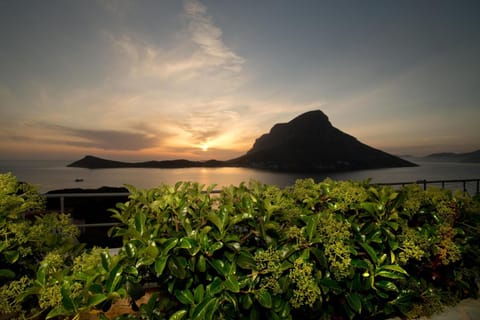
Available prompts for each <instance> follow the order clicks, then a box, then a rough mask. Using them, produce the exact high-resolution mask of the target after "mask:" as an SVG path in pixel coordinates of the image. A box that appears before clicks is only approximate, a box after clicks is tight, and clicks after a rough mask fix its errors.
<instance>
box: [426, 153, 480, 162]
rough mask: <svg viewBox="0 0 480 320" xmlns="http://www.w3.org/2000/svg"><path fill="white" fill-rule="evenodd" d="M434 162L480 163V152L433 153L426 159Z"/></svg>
mask: <svg viewBox="0 0 480 320" xmlns="http://www.w3.org/2000/svg"><path fill="white" fill-rule="evenodd" d="M425 159H428V160H432V161H448V162H465V163H480V150H476V151H473V152H466V153H454V152H443V153H433V154H431V155H428V156H426V157H425Z"/></svg>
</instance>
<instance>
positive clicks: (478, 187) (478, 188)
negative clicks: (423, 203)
mask: <svg viewBox="0 0 480 320" xmlns="http://www.w3.org/2000/svg"><path fill="white" fill-rule="evenodd" d="M469 183H470V184H472V183H473V184H475V195H478V196H480V179H457V180H417V181H407V182H382V183H372V184H375V185H388V186H405V185H411V184H418V185H422V186H423V189H424V190H425V189H427V186H428V185H440V187H441V188H442V189H445V188H447V186H448V185H452V184H460V185H461V186H462V190H463V192H468V189H469V188H468V184H469ZM219 192H220V190H214V191H213V192H212V193H219ZM129 195H130V193H129V192H112V193H48V194H44V196H45V197H46V198H59V199H60V212H62V213H64V212H65V198H87V197H88V198H91V197H128V196H129ZM117 224H118V223H116V222H104V223H88V224H86V223H79V224H76V225H77V226H78V227H79V228H89V227H110V226H115V225H117Z"/></svg>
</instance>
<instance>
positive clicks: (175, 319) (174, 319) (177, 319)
mask: <svg viewBox="0 0 480 320" xmlns="http://www.w3.org/2000/svg"><path fill="white" fill-rule="evenodd" d="M186 314H187V310H185V309H182V310H178V311H177V312H175V313H174V314H172V315H171V316H170V318H168V320H182V319H183V317H185V315H186Z"/></svg>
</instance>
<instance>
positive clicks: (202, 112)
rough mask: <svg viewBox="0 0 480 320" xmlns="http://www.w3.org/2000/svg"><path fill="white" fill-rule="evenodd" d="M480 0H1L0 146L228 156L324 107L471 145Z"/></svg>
mask: <svg viewBox="0 0 480 320" xmlns="http://www.w3.org/2000/svg"><path fill="white" fill-rule="evenodd" d="M479 12H480V1H476V0H474V1H468V0H464V1H458V0H451V1H444V0H430V1H429V0H424V1H418V0H403V1H396V0H395V1H394V0H377V1H372V0H362V1H357V0H350V1H347V0H329V1H327V0H325V1H324V0H298V1H291V0H262V1H259V0H242V1H238V0H222V1H221V0H215V1H214V0H185V1H180V0H158V1H155V0H84V1H79V0H49V1H35V0H31V1H26V0H0V159H69V160H70V159H71V160H76V159H78V158H80V157H82V156H83V155H87V154H89V155H96V156H99V157H106V158H111V159H119V160H166V159H180V158H183V159H191V160H207V159H218V160H226V159H231V158H235V157H237V156H240V155H242V154H244V153H245V152H246V151H248V150H249V149H250V148H251V147H252V146H253V143H254V141H255V139H256V138H258V137H260V136H261V135H262V134H264V133H267V132H269V130H270V129H271V127H272V126H273V125H274V124H276V123H285V122H288V121H290V120H292V119H293V118H295V117H296V116H298V115H300V114H302V113H304V112H307V111H311V110H317V109H319V110H322V111H323V112H324V113H325V114H326V115H327V116H328V117H329V119H330V122H331V123H332V125H333V126H335V127H336V128H338V129H340V130H342V131H344V132H346V133H348V134H350V135H352V136H354V137H356V138H357V139H358V140H359V141H361V142H363V143H366V144H368V145H370V146H372V147H375V148H378V149H381V150H383V151H386V152H389V153H393V154H397V155H406V154H408V155H417V156H423V155H428V154H430V153H434V152H444V151H449V152H468V151H474V150H477V149H480V125H479V122H480V19H479V18H478V17H479Z"/></svg>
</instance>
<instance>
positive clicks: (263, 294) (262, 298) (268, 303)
mask: <svg viewBox="0 0 480 320" xmlns="http://www.w3.org/2000/svg"><path fill="white" fill-rule="evenodd" d="M255 298H256V299H257V301H258V302H259V303H260V304H261V305H262V306H263V307H264V308H267V309H270V308H271V307H272V296H271V295H270V292H268V291H267V290H261V291H260V292H258V293H257V294H256V295H255Z"/></svg>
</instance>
